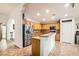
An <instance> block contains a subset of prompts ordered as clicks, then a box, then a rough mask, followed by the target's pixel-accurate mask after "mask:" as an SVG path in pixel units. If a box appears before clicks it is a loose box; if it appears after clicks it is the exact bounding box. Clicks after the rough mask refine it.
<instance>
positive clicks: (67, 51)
mask: <svg viewBox="0 0 79 59" xmlns="http://www.w3.org/2000/svg"><path fill="white" fill-rule="evenodd" d="M49 56H79V45H78V44H68V43H62V44H60V43H59V42H56V47H55V48H54V50H52V51H51V52H50V53H49Z"/></svg>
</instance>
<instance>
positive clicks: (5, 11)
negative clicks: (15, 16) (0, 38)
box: [0, 3, 21, 23]
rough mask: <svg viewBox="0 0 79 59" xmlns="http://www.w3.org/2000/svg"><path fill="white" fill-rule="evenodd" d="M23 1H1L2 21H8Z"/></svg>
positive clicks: (0, 17)
mask: <svg viewBox="0 0 79 59" xmlns="http://www.w3.org/2000/svg"><path fill="white" fill-rule="evenodd" d="M20 4H21V3H0V23H3V22H7V21H8V20H9V18H10V15H11V14H12V13H13V12H14V11H15V10H16V9H17V8H18V6H19V5H20Z"/></svg>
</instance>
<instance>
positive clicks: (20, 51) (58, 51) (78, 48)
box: [0, 42, 79, 56]
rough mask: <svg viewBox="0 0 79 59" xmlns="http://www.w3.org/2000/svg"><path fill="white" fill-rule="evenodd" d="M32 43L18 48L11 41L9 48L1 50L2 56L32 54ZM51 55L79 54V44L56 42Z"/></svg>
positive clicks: (0, 54)
mask: <svg viewBox="0 0 79 59" xmlns="http://www.w3.org/2000/svg"><path fill="white" fill-rule="evenodd" d="M31 55H32V45H30V46H28V47H25V48H18V47H16V46H15V45H12V44H11V43H8V49H7V50H5V51H0V56H31ZM49 56H79V45H78V44H76V45H75V44H68V43H62V44H60V43H59V42H56V46H55V48H54V50H52V51H51V52H50V53H49Z"/></svg>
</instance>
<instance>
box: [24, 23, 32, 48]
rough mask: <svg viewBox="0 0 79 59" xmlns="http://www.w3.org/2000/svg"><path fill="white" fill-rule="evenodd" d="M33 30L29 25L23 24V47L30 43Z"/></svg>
mask: <svg viewBox="0 0 79 59" xmlns="http://www.w3.org/2000/svg"><path fill="white" fill-rule="evenodd" d="M32 34H33V29H32V27H31V26H30V25H27V24H23V47H26V46H29V45H31V43H32Z"/></svg>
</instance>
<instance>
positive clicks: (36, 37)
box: [32, 36, 40, 39]
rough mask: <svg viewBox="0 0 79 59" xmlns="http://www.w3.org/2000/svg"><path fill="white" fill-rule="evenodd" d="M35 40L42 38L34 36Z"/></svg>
mask: <svg viewBox="0 0 79 59" xmlns="http://www.w3.org/2000/svg"><path fill="white" fill-rule="evenodd" d="M32 38H34V39H40V36H33V37H32Z"/></svg>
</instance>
